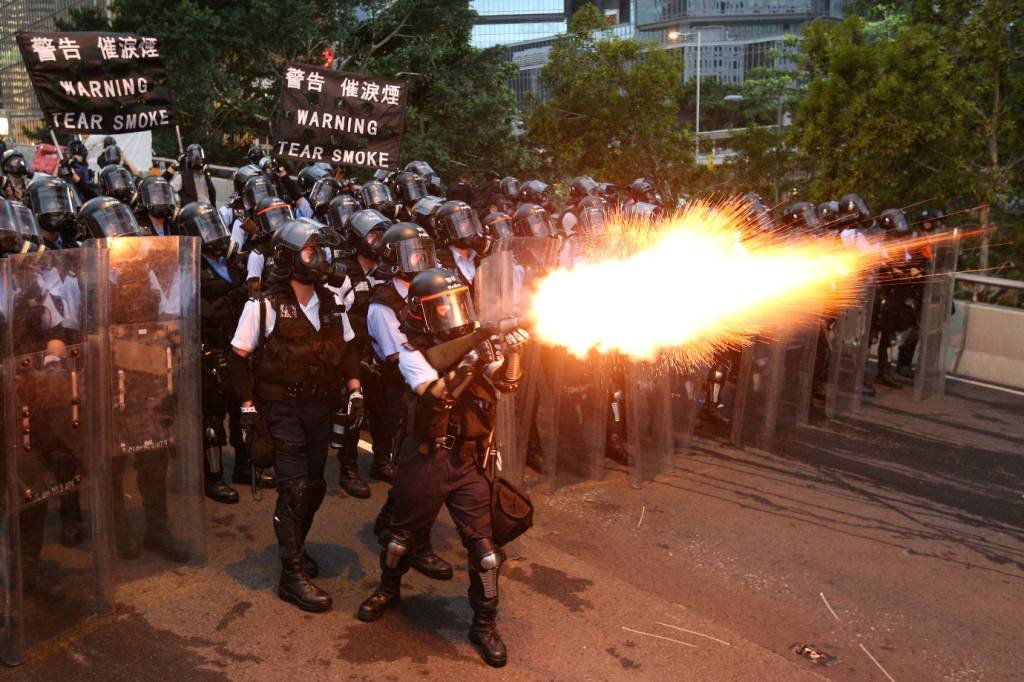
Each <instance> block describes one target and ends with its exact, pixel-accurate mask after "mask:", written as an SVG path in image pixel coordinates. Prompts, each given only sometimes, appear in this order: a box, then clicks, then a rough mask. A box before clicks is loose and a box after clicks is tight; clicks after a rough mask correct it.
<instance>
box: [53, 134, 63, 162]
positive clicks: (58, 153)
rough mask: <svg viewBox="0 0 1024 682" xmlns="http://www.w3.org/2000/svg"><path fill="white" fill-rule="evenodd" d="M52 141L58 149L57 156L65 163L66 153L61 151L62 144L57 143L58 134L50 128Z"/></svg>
mask: <svg viewBox="0 0 1024 682" xmlns="http://www.w3.org/2000/svg"><path fill="white" fill-rule="evenodd" d="M50 139H51V140H53V146H54V147H56V148H57V156H59V157H60V160H61V161H64V160H65V159H64V152H62V151H61V150H60V142H58V141H57V133H55V132H53V128H50Z"/></svg>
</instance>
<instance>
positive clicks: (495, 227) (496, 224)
mask: <svg viewBox="0 0 1024 682" xmlns="http://www.w3.org/2000/svg"><path fill="white" fill-rule="evenodd" d="M487 231H488V232H489V233H490V236H492V237H494V238H495V239H508V238H509V237H511V236H512V234H513V232H512V219H511V218H509V217H508V216H498V217H497V218H494V219H493V220H491V221H490V222H489V223H487Z"/></svg>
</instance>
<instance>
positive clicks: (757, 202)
mask: <svg viewBox="0 0 1024 682" xmlns="http://www.w3.org/2000/svg"><path fill="white" fill-rule="evenodd" d="M740 203H741V204H742V206H743V219H744V221H745V222H746V223H747V225H750V226H752V227H754V228H755V229H758V230H767V229H770V228H771V226H772V212H771V210H770V209H769V208H768V207H767V206H765V203H764V199H762V198H761V195H760V194H757V193H756V192H747V193H746V194H744V195H743V197H742V198H741V199H740Z"/></svg>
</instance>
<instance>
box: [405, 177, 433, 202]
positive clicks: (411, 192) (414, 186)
mask: <svg viewBox="0 0 1024 682" xmlns="http://www.w3.org/2000/svg"><path fill="white" fill-rule="evenodd" d="M398 193H399V194H401V195H402V201H403V202H405V204H407V205H409V204H415V203H416V202H417V201H419V200H420V199H422V198H423V197H425V196H427V183H426V182H424V181H423V178H421V177H419V176H417V175H411V174H410V175H409V176H403V177H402V178H401V179H400V180H399V181H398Z"/></svg>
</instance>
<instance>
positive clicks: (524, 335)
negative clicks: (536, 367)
mask: <svg viewBox="0 0 1024 682" xmlns="http://www.w3.org/2000/svg"><path fill="white" fill-rule="evenodd" d="M529 340H530V334H529V333H528V332H527V331H526V330H525V329H513V330H512V331H511V332H509V333H507V334H505V337H504V339H503V340H502V350H503V354H504V362H502V365H501V371H500V373H499V374H498V375H497V376H496V377H494V378H493V379H492V382H493V383H494V386H495V388H497V389H498V390H500V391H504V392H507V393H510V392H512V391H514V390H515V389H516V387H517V386H518V385H519V381H520V380H521V379H522V378H523V362H522V352H523V348H524V347H525V346H526V342H527V341H529Z"/></svg>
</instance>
